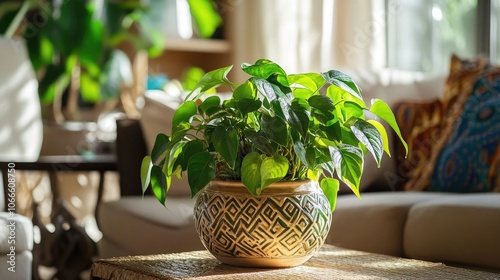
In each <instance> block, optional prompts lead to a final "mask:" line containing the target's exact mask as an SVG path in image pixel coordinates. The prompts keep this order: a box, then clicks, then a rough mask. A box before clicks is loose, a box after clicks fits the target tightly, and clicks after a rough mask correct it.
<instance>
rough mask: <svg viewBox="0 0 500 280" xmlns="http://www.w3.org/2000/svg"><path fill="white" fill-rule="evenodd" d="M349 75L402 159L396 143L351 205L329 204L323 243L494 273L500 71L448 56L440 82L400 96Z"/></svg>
mask: <svg viewBox="0 0 500 280" xmlns="http://www.w3.org/2000/svg"><path fill="white" fill-rule="evenodd" d="M351 75H352V76H353V78H354V80H355V81H358V82H359V83H360V84H361V85H360V86H361V87H362V88H364V89H365V91H364V93H365V95H364V97H365V98H370V97H371V96H377V97H381V98H382V99H384V100H387V101H389V103H390V104H391V106H392V107H393V110H394V112H395V115H396V119H397V120H398V123H399V125H400V127H401V132H402V134H403V136H404V138H405V139H406V140H407V142H408V144H409V146H410V154H409V155H408V157H407V158H405V157H404V155H403V153H402V150H401V146H399V149H398V145H397V140H396V141H395V142H394V143H393V148H394V151H393V152H392V155H393V158H385V159H384V160H385V165H383V166H381V168H380V169H377V168H376V166H375V164H374V162H373V161H371V160H370V158H367V160H366V167H365V169H366V170H367V171H368V172H367V173H365V174H364V176H365V177H364V178H363V179H364V180H365V182H364V183H363V184H362V186H361V188H362V195H361V199H357V198H356V197H354V196H353V195H342V196H340V197H339V199H338V202H337V209H336V210H335V212H334V214H333V221H332V229H331V231H330V235H329V237H328V239H327V242H328V243H330V244H334V245H338V246H342V247H345V248H350V249H356V250H362V251H369V252H375V253H381V254H388V255H393V256H399V257H407V258H414V259H421V260H427V261H435V262H443V263H446V264H451V265H457V266H464V267H473V268H478V269H485V270H493V271H497V272H500V239H499V238H498V236H500V193H499V186H500V182H499V179H498V177H499V176H500V171H499V166H500V163H499V159H498V157H499V153H500V152H499V151H500V111H499V108H500V69H499V68H498V67H494V66H492V65H489V63H488V62H487V60H486V59H484V58H477V59H460V58H459V57H456V56H453V57H452V58H451V61H450V73H449V74H448V75H446V76H444V77H422V78H419V79H418V80H417V81H414V82H411V83H410V84H407V85H404V86H403V85H402V83H401V82H389V83H385V82H384V80H383V79H380V80H378V82H377V81H376V80H375V82H374V77H375V76H373V75H367V76H366V75H360V74H359V73H352V74H351ZM383 75H384V74H381V75H378V77H382V76H383ZM367 77H371V79H369V78H367ZM388 80H391V78H387V80H386V81H388ZM381 84H385V85H383V86H380V85H381ZM420 93H424V94H425V97H423V95H422V94H420ZM394 96H397V98H394ZM477 96H479V97H480V98H479V99H475V97H477ZM422 97H423V98H422ZM471 103H472V106H469V105H471ZM480 118H481V120H480V121H481V123H478V122H479V119H480ZM482 137H484V138H482ZM392 138H394V135H393V136H392ZM474 141H475V142H474ZM461 143H470V144H469V146H464V145H462V146H461V145H460V144H461ZM470 148H472V149H473V150H472V151H470V150H469V151H467V149H470ZM464 151H465V152H464ZM447 154H450V155H451V156H450V157H449V158H445V159H443V158H444V157H445V156H446V155H447ZM475 155H477V156H475Z"/></svg>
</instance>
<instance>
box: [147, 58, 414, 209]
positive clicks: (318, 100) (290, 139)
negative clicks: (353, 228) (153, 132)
mask: <svg viewBox="0 0 500 280" xmlns="http://www.w3.org/2000/svg"><path fill="white" fill-rule="evenodd" d="M231 68H232V66H229V67H224V68H220V69H217V70H214V71H212V72H209V73H207V74H205V75H204V76H203V77H202V78H201V79H200V81H199V82H198V84H197V86H196V88H195V90H193V91H192V92H191V93H190V94H189V95H188V96H187V98H186V100H185V101H184V102H183V103H182V104H181V105H180V107H179V108H178V109H177V111H176V112H175V114H174V116H173V120H172V131H171V132H170V136H167V135H165V134H159V135H158V136H157V138H156V142H155V145H154V148H153V150H152V152H151V155H150V156H146V157H145V158H144V160H143V163H142V168H141V169H142V170H141V178H142V185H143V191H146V190H147V188H148V187H149V185H150V183H151V188H152V190H153V193H154V195H155V196H156V197H157V198H158V200H159V201H160V202H161V203H162V204H165V199H166V194H167V191H168V190H169V188H170V185H171V180H172V177H173V176H181V175H182V174H183V172H184V171H187V176H188V182H189V186H190V188H191V194H192V196H195V195H196V194H197V193H198V192H199V191H200V190H202V189H203V188H204V187H205V186H206V185H207V184H208V183H209V182H210V181H211V180H212V179H214V178H215V179H220V180H241V181H242V183H243V184H244V185H245V186H246V188H247V189H248V191H249V192H250V193H252V194H253V195H259V194H260V193H261V192H262V190H263V189H265V188H266V187H267V186H269V185H270V184H272V183H274V182H278V181H292V180H304V179H312V180H318V181H320V186H321V188H322V190H323V192H324V193H325V195H326V196H327V198H328V199H329V201H330V206H331V209H332V211H333V209H334V208H335V202H336V197H337V191H338V188H339V183H340V182H339V179H340V180H341V181H342V182H344V183H345V184H347V185H348V186H349V187H350V188H351V189H352V191H353V192H354V193H355V194H356V195H357V196H359V195H360V194H359V183H360V179H361V175H362V173H363V160H364V155H365V154H366V153H368V152H369V153H370V154H372V155H373V157H374V158H375V160H376V162H377V163H378V164H379V165H380V161H381V159H382V155H383V153H384V151H385V152H386V153H387V154H389V155H390V153H389V147H388V137H387V132H386V130H385V128H384V126H383V125H382V124H381V123H380V122H379V121H377V120H375V119H369V120H367V119H366V118H365V112H366V111H369V112H371V113H372V114H374V115H376V116H378V117H379V118H380V119H382V120H384V121H386V122H387V123H388V124H389V126H390V127H392V129H394V131H395V132H396V134H397V135H398V136H399V138H400V139H401V141H402V142H403V144H404V145H405V147H406V143H405V142H404V140H403V139H402V138H401V133H400V130H399V128H398V125H397V123H396V120H395V118H394V115H393V113H392V111H391V109H390V107H389V106H388V105H387V104H386V103H385V102H384V101H382V100H380V99H374V100H372V102H371V105H370V107H368V106H367V105H366V104H365V102H364V101H363V99H362V97H361V93H360V89H359V87H358V86H357V85H356V83H355V82H354V81H353V80H352V79H351V78H350V77H349V76H348V75H346V74H344V73H342V72H340V71H337V70H331V71H328V72H324V73H305V74H293V75H288V74H287V73H285V71H284V70H283V69H282V68H281V67H280V66H279V65H277V64H276V63H274V62H272V61H269V60H266V59H261V60H258V61H257V62H256V63H255V64H253V65H252V64H246V63H245V64H243V65H242V69H243V71H244V72H246V73H247V74H249V75H250V76H252V77H251V78H249V79H248V80H247V81H245V82H244V83H242V84H235V83H232V82H231V81H229V80H228V78H227V74H228V72H229V71H230V70H231ZM219 86H226V87H228V88H229V89H230V90H231V92H232V95H231V97H230V98H229V99H227V100H224V101H222V100H221V98H220V97H219V96H217V95H208V96H207V95H205V92H207V91H209V90H211V89H213V88H216V87H219Z"/></svg>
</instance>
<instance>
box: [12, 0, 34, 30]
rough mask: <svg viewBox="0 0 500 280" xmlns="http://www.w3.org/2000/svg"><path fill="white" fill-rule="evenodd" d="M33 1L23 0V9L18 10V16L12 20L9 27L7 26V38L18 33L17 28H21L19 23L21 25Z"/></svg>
mask: <svg viewBox="0 0 500 280" xmlns="http://www.w3.org/2000/svg"><path fill="white" fill-rule="evenodd" d="M31 2H33V0H26V1H24V2H23V5H22V6H21V9H19V11H18V12H17V14H16V16H15V17H14V19H13V20H12V22H11V23H10V25H9V28H7V31H6V32H5V37H7V38H12V37H13V36H14V34H15V33H16V30H17V29H18V28H19V25H21V22H22V21H23V19H24V16H25V15H26V13H27V12H28V10H29V8H30V6H31Z"/></svg>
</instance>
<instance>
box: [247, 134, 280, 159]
mask: <svg viewBox="0 0 500 280" xmlns="http://www.w3.org/2000/svg"><path fill="white" fill-rule="evenodd" d="M245 137H247V138H248V139H250V141H252V144H253V145H254V146H255V148H257V149H259V150H260V151H261V152H262V153H263V154H266V155H271V154H273V153H274V149H273V147H272V145H271V142H270V139H268V138H267V137H266V134H265V133H264V132H263V131H262V130H260V131H258V132H255V131H253V130H245Z"/></svg>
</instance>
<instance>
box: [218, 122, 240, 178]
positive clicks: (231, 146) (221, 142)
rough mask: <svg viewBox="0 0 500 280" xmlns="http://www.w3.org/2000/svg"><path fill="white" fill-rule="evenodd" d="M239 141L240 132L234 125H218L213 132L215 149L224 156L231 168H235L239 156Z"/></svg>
mask: <svg viewBox="0 0 500 280" xmlns="http://www.w3.org/2000/svg"><path fill="white" fill-rule="evenodd" d="M239 142H240V140H239V137H238V133H237V131H236V129H235V128H233V127H224V126H217V127H216V128H215V129H214V132H213V133H212V143H213V144H214V148H215V151H217V152H218V153H219V154H220V155H221V156H222V157H223V158H224V160H225V161H226V162H227V164H228V165H229V167H230V168H231V169H234V166H235V164H236V159H237V158H238V144H239Z"/></svg>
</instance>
